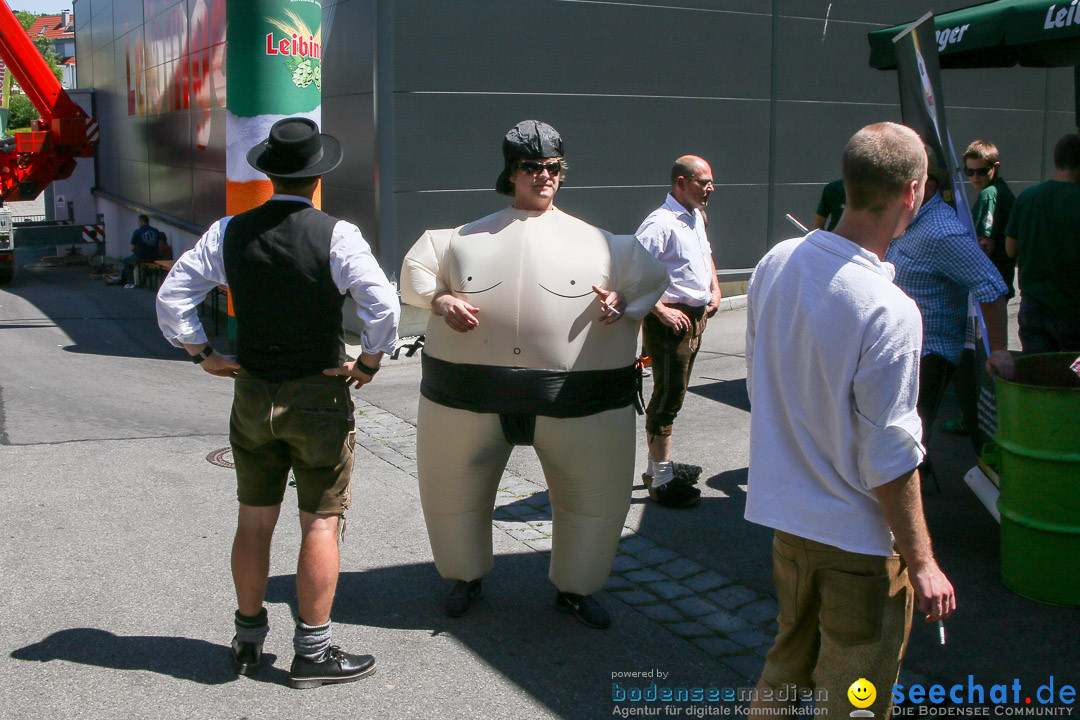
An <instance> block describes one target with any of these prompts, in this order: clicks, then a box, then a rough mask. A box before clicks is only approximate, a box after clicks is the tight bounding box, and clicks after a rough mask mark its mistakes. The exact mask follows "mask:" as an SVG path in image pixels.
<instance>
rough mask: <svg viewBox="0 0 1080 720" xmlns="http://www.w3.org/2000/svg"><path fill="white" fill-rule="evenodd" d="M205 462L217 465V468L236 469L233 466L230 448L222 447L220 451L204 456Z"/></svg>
mask: <svg viewBox="0 0 1080 720" xmlns="http://www.w3.org/2000/svg"><path fill="white" fill-rule="evenodd" d="M206 461H207V462H209V463H210V464H211V465H217V466H218V467H223V468H234V467H236V466H235V465H233V461H232V448H231V447H224V448H221V449H220V450H214V451H213V452H211V453H210V454H209V455H207V456H206Z"/></svg>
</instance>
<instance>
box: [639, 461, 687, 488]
mask: <svg viewBox="0 0 1080 720" xmlns="http://www.w3.org/2000/svg"><path fill="white" fill-rule="evenodd" d="M671 474H672V482H677V483H682V484H683V485H694V484H696V483H697V481H698V480H699V479H700V478H701V466H700V465H686V464H684V463H677V462H675V461H674V460H672V462H671ZM641 480H642V482H644V483H645V488H646V489H649V488H651V487H652V480H653V476H652V475H650V474H649V473H642V475H641Z"/></svg>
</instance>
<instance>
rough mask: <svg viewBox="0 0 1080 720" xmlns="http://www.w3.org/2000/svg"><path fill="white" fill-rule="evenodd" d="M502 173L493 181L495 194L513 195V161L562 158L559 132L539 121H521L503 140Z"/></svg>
mask: <svg viewBox="0 0 1080 720" xmlns="http://www.w3.org/2000/svg"><path fill="white" fill-rule="evenodd" d="M502 151H503V163H504V167H503V171H502V173H500V174H499V179H498V180H496V181H495V192H498V193H502V194H503V195H511V196H512V195H513V194H514V185H513V184H512V183H511V182H510V167H511V166H512V165H513V164H514V161H515V160H522V159H527V160H543V159H545V158H553V157H563V142H562V136H561V135H559V131H558V130H556V129H555V128H553V127H551V126H550V125H548V124H547V123H546V122H542V121H540V120H522V121H521V122H519V123H518V124H517V125H515V126H514V127H512V128H510V132H508V133H506V137H504V138H503V145H502Z"/></svg>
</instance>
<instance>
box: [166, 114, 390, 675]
mask: <svg viewBox="0 0 1080 720" xmlns="http://www.w3.org/2000/svg"><path fill="white" fill-rule="evenodd" d="M247 159H248V162H249V163H250V164H251V165H252V167H254V168H255V169H257V170H259V171H260V172H263V173H265V174H267V175H268V176H269V177H270V181H271V183H272V184H273V187H274V195H273V196H271V198H270V199H269V201H267V202H266V203H264V204H263V205H260V206H259V207H257V208H255V209H253V210H249V211H248V212H245V213H242V214H240V215H236V216H235V217H226V218H223V219H222V220H219V221H217V222H216V223H214V224H213V225H212V226H211V227H210V229H209V230H208V231H207V232H206V234H205V235H203V236H202V238H200V239H199V241H198V242H197V243H196V244H195V247H193V248H192V249H191V250H189V251H188V252H186V253H184V254H183V255H182V256H181V257H180V259H179V260H177V261H176V264H175V265H174V266H173V269H172V271H171V272H170V273H169V275H168V277H167V278H166V279H165V282H164V283H163V284H162V286H161V290H160V291H159V292H158V303H157V308H158V324H159V325H160V326H161V330H162V332H163V333H164V334H165V337H166V339H167V340H169V342H171V343H172V344H173V345H176V346H177V347H183V348H184V349H186V350H187V351H188V353H189V354H190V355H191V356H192V359H193V361H194V362H195V363H197V364H199V366H200V367H202V369H203V370H205V371H206V372H208V373H210V374H212V375H219V376H222V377H231V378H235V387H234V397H233V409H232V418H231V420H230V423H229V441H230V443H231V444H232V450H233V461H234V463H235V464H236V477H237V498H238V500H239V501H240V512H239V516H238V521H237V529H236V537H235V539H234V540H233V549H232V572H233V581H234V583H235V585H236V597H237V604H238V606H239V607H238V609H237V611H236V617H235V623H236V637H234V638H233V641H232V661H233V665H234V668H235V669H236V671H237V672H238V673H240V674H242V675H254V674H255V673H256V672H258V670H259V666H260V664H261V661H262V647H263V641H264V639H265V638H266V634H267V632H268V630H269V625H268V623H267V614H266V608H264V607H263V595H264V594H265V591H266V583H267V577H268V573H269V563H270V540H271V538H272V536H273V532H274V526H275V525H276V524H277V518H278V513H279V511H280V509H281V501H282V498H283V497H284V493H285V486H286V482H287V480H288V476H289V471H290V470H292V472H293V474H294V475H295V478H296V493H297V503H298V505H299V508H300V528H301V534H302V540H301V545H300V559H299V563H298V566H297V571H296V589H297V604H298V606H299V616H298V617H297V619H296V628H295V633H294V635H293V646H294V649H295V650H296V656H295V657H294V658H293V662H292V667H291V669H290V672H289V684H290V685H291V686H292V687H294V688H309V687H317V686H319V685H324V684H328V683H339V682H349V681H352V680H357V679H359V678H361V677H363V676H365V675H370V674H371V673H372V672H374V670H375V660H374V658H372V657H371V656H370V655H352V654H349V653H346V652H343V651H342V650H341V649H340V648H339V647H337V646H336V645H331V642H330V606H331V604H332V603H333V600H334V591H335V589H336V587H337V579H338V543H339V538H340V537H342V536H343V534H344V530H345V511H346V510H347V509H348V507H349V501H350V489H349V483H350V478H351V474H352V465H353V444H354V434H353V412H354V409H353V403H352V398H351V397H350V393H349V388H350V387H360V386H361V385H364V384H366V383H368V382H370V381H371V379H372V377H373V376H374V375H375V373H376V372H377V371H378V369H379V363H380V361H381V360H382V356H383V354H384V353H386V352H390V351H392V350H393V348H394V343H395V341H396V339H397V323H398V316H399V314H400V307H399V305H398V301H397V297H396V294H395V292H394V289H393V287H392V286H391V285H390V283H389V282H388V281H387V279H386V276H385V275H384V274H383V272H382V270H381V269H380V268H379V265H378V263H377V262H376V260H375V258H374V257H373V256H372V254H371V249H370V248H369V247H368V244H367V243H366V242H365V241H364V238H363V236H362V235H361V234H360V230H359V229H358V228H357V227H356V226H355V225H352V224H351V223H347V222H344V221H340V220H337V219H335V218H333V217H331V216H329V215H327V214H326V213H323V212H320V211H319V210H316V209H314V207H313V206H312V197H313V196H314V193H315V189H316V187H317V186H318V182H319V177H320V176H321V175H323V174H325V173H327V172H330V171H331V170H333V169H334V168H335V167H337V165H338V163H340V162H341V145H340V144H339V143H338V141H337V140H336V139H334V138H333V137H331V136H329V135H323V134H320V133H319V129H318V126H317V125H316V124H315V123H314V122H313V121H312V120H309V119H307V118H286V119H284V120H279V121H278V122H276V123H274V126H273V127H272V128H271V129H270V135H269V137H268V138H267V140H265V141H264V142H261V143H259V144H257V145H256V146H255V147H253V148H252V149H251V151H250V152H249V153H248V156H247ZM223 284H227V285H228V286H229V288H230V291H231V292H232V298H233V306H234V308H235V310H236V324H237V356H236V360H235V361H234V360H232V359H231V358H228V357H226V356H223V355H220V354H219V353H218V352H217V351H215V350H214V349H213V348H212V347H211V346H210V344H209V343H208V342H207V340H206V334H205V333H204V332H203V328H202V325H201V323H200V322H199V317H198V313H197V312H196V308H198V306H199V303H200V302H202V300H203V298H204V297H205V296H206V294H207V292H209V291H210V290H212V289H213V288H215V287H216V286H218V285H223ZM346 292H350V293H351V295H352V298H353V300H355V301H356V306H357V310H356V312H357V315H358V316H359V318H360V319H361V321H362V322H363V324H364V332H363V334H362V336H361V338H362V343H363V347H364V352H362V353H361V355H360V357H359V358H358V359H356V360H353V361H345V346H344V341H343V334H342V304H343V301H344V294H345V293H346Z"/></svg>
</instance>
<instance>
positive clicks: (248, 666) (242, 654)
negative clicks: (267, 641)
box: [231, 636, 263, 675]
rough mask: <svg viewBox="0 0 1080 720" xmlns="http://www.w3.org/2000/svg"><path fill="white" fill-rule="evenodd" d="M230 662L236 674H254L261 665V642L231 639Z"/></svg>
mask: <svg viewBox="0 0 1080 720" xmlns="http://www.w3.org/2000/svg"><path fill="white" fill-rule="evenodd" d="M231 649H232V664H233V669H234V670H236V674H237V675H254V674H255V673H257V672H259V666H260V665H262V649H263V644H262V643H257V642H243V641H242V640H237V639H236V637H235V636H234V637H233V639H232V648H231Z"/></svg>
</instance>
